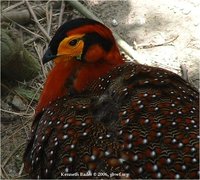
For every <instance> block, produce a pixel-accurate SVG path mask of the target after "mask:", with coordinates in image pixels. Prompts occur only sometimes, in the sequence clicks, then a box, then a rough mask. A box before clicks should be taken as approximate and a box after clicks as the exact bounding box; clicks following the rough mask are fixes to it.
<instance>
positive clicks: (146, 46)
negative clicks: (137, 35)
mask: <svg viewBox="0 0 200 180" xmlns="http://www.w3.org/2000/svg"><path fill="white" fill-rule="evenodd" d="M178 37H179V35H177V36H176V37H174V38H172V39H169V40H168V41H166V42H164V43H161V44H148V45H138V46H137V49H149V48H154V47H158V46H166V45H169V44H170V43H172V42H174V41H175V40H176V39H177V38H178Z"/></svg>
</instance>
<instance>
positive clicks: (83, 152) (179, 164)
mask: <svg viewBox="0 0 200 180" xmlns="http://www.w3.org/2000/svg"><path fill="white" fill-rule="evenodd" d="M42 61H43V63H47V62H49V61H53V62H54V66H53V68H52V70H51V71H50V72H49V74H48V76H47V79H46V82H45V85H44V89H43V91H42V93H41V96H40V100H39V102H38V105H37V107H36V110H35V117H34V120H33V123H32V126H31V132H30V136H29V139H28V142H27V146H26V148H25V152H24V156H23V162H24V169H25V172H26V173H28V174H29V176H30V177H31V178H38V179H42V178H45V179H49V178H55V179H57V178H58V179H82V178H83V179H84V178H90V179H99V178H100V179H102V178H103V179H114V178H117V179H118V178H123V179H124V178H125V179H138V178H142V179H143V178H147V179H198V178H199V174H200V172H199V138H200V136H199V105H198V102H199V92H198V90H197V89H196V88H194V87H193V86H192V85H191V84H189V82H186V81H185V80H184V79H182V78H181V77H180V76H179V75H177V74H175V73H173V72H171V71H168V70H165V69H162V68H159V67H153V66H147V65H142V64H138V63H134V62H127V61H125V60H124V59H123V56H122V55H121V53H120V50H119V48H118V46H117V43H116V40H115V38H114V36H113V35H112V32H111V30H110V29H109V28H108V27H106V26H105V25H104V24H102V23H100V22H98V21H96V20H92V19H88V18H78V19H74V20H71V21H67V22H65V23H64V24H63V25H61V26H60V28H58V30H57V31H56V33H55V35H54V36H53V38H52V40H51V41H50V43H49V46H48V49H47V51H46V53H45V54H44V56H43V59H42Z"/></svg>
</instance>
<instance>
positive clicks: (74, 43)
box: [69, 39, 78, 46]
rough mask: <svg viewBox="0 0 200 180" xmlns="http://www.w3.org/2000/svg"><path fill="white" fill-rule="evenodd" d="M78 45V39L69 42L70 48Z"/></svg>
mask: <svg viewBox="0 0 200 180" xmlns="http://www.w3.org/2000/svg"><path fill="white" fill-rule="evenodd" d="M77 43H78V40H77V39H73V40H71V41H70V42H69V45H70V46H75V45H76V44H77Z"/></svg>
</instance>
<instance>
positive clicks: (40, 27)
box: [25, 0, 51, 41]
mask: <svg viewBox="0 0 200 180" xmlns="http://www.w3.org/2000/svg"><path fill="white" fill-rule="evenodd" d="M25 3H26V5H27V8H28V10H29V12H30V14H31V16H32V17H33V19H34V21H35V23H36V24H37V26H38V28H39V29H40V30H41V32H42V33H43V34H44V35H45V37H46V38H47V39H48V40H49V41H50V39H51V38H50V37H49V35H48V34H47V32H46V31H45V29H44V28H43V27H42V25H41V24H40V23H39V21H38V19H37V17H36V15H35V13H34V11H33V9H32V7H31V5H30V3H29V2H28V0H25Z"/></svg>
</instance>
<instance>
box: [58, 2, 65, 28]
mask: <svg viewBox="0 0 200 180" xmlns="http://www.w3.org/2000/svg"><path fill="white" fill-rule="evenodd" d="M64 10H65V2H64V1H63V0H62V3H61V7H60V15H59V19H58V27H60V26H61V24H62V19H63V14H64Z"/></svg>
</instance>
